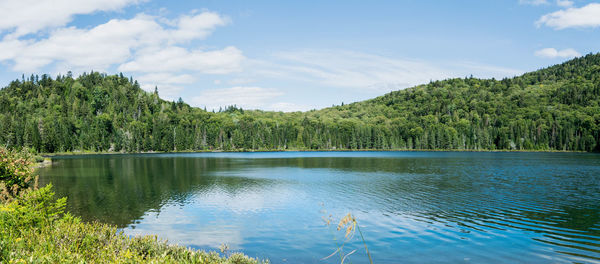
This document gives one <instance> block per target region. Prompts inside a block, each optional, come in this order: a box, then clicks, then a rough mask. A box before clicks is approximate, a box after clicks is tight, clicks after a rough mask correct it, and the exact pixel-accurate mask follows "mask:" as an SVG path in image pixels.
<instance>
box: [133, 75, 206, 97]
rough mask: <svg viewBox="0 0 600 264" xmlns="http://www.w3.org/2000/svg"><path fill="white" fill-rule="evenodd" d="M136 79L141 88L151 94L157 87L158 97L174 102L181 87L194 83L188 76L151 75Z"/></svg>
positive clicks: (190, 76)
mask: <svg viewBox="0 0 600 264" xmlns="http://www.w3.org/2000/svg"><path fill="white" fill-rule="evenodd" d="M136 79H137V80H138V81H139V82H140V85H141V88H142V89H144V90H146V91H148V92H152V91H154V88H155V87H158V92H159V94H160V97H161V98H163V99H166V100H174V99H175V97H176V96H177V94H178V93H179V92H180V91H181V90H183V87H182V86H181V85H184V84H191V83H194V82H195V81H196V78H194V77H193V76H192V75H190V74H172V73H151V74H145V75H142V76H139V77H136Z"/></svg>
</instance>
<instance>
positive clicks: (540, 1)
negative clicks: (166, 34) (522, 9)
mask: <svg viewBox="0 0 600 264" xmlns="http://www.w3.org/2000/svg"><path fill="white" fill-rule="evenodd" d="M519 4H521V5H535V6H537V5H545V4H548V0H519Z"/></svg>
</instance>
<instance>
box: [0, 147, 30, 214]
mask: <svg viewBox="0 0 600 264" xmlns="http://www.w3.org/2000/svg"><path fill="white" fill-rule="evenodd" d="M31 160H32V157H31V155H29V154H28V153H26V152H17V151H14V150H9V149H6V148H3V147H0V202H5V201H10V200H12V199H13V198H14V197H17V196H19V195H20V194H22V193H23V191H25V190H28V189H31V187H36V186H37V177H35V176H34V175H33V168H32V166H31V165H32V161H31Z"/></svg>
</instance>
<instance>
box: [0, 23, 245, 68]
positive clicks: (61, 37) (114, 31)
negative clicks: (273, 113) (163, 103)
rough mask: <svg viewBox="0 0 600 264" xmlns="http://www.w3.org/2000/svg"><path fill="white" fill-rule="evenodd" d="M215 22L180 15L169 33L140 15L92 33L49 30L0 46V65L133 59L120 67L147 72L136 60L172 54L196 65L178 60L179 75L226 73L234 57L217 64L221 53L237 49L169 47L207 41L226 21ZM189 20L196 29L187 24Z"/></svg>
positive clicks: (102, 64)
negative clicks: (186, 72)
mask: <svg viewBox="0 0 600 264" xmlns="http://www.w3.org/2000/svg"><path fill="white" fill-rule="evenodd" d="M219 18H220V16H219V15H218V14H216V13H212V12H204V13H201V14H198V15H195V16H182V17H180V18H179V19H177V25H178V26H176V27H175V28H173V29H171V28H166V27H165V26H163V25H161V24H160V23H159V22H158V21H157V20H158V18H157V17H153V16H148V15H145V14H139V15H137V16H135V17H134V18H132V19H127V20H121V19H112V20H110V21H108V22H107V23H105V24H101V25H98V26H96V27H93V28H91V29H80V28H76V27H68V28H58V29H56V30H53V31H51V32H50V34H49V36H48V37H47V38H44V39H40V40H20V39H13V38H10V37H9V38H4V39H3V40H2V41H1V42H0V60H4V61H6V60H8V61H11V62H13V69H14V70H15V71H36V70H38V69H40V68H42V67H44V66H47V65H49V64H52V63H54V62H61V65H65V66H67V67H70V68H71V69H72V68H86V70H91V69H94V70H104V69H106V68H108V67H109V66H111V65H114V64H120V63H124V62H126V61H127V60H129V59H131V58H132V57H133V58H134V60H133V61H131V62H129V63H126V64H125V66H123V67H124V68H125V70H130V71H142V72H149V71H148V70H146V69H145V68H144V67H142V66H140V65H139V62H137V61H136V59H139V57H140V56H141V57H142V58H141V59H146V60H148V57H151V58H152V56H150V55H148V53H149V52H153V53H154V54H153V55H154V58H155V59H156V56H161V55H162V56H169V55H174V56H190V57H189V59H196V60H198V61H196V62H195V63H190V60H187V61H182V60H181V58H177V57H176V58H175V60H174V61H173V62H171V63H170V64H169V65H168V66H170V67H173V66H174V64H175V63H177V62H181V63H184V64H182V65H177V67H176V69H177V70H181V69H183V68H186V67H192V69H191V70H196V69H197V68H198V67H201V68H202V69H203V71H210V72H223V71H229V69H230V68H231V67H235V66H236V65H235V62H233V64H234V65H233V66H230V65H224V64H225V63H232V61H231V60H235V59H236V58H238V57H235V58H230V60H225V61H224V62H223V63H221V62H218V61H216V60H220V59H224V57H223V56H221V55H223V54H225V55H227V54H233V55H234V56H236V55H239V54H240V53H241V52H240V51H239V50H237V49H235V48H232V47H229V48H226V49H224V50H217V51H206V52H201V51H188V50H186V49H184V48H180V47H177V46H173V44H177V43H180V42H185V41H188V40H191V39H202V38H205V37H206V36H207V35H208V34H209V33H210V32H212V31H213V30H214V28H215V27H216V26H219V25H224V24H225V23H226V19H225V18H221V19H219ZM190 21H193V22H194V23H195V25H193V26H191V25H189V23H191V22H190ZM138 53H139V54H138ZM162 59H164V57H163V58H162ZM178 59H179V60H178ZM225 59H227V58H225ZM149 63H153V64H149V65H146V66H147V67H150V68H154V69H156V68H157V67H160V65H164V63H163V61H160V62H156V61H152V60H150V61H149ZM156 64H159V65H156ZM136 65H137V66H136ZM71 69H67V70H71Z"/></svg>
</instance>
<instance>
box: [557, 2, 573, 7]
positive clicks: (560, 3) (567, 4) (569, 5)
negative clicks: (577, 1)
mask: <svg viewBox="0 0 600 264" xmlns="http://www.w3.org/2000/svg"><path fill="white" fill-rule="evenodd" d="M556 5H558V6H560V7H571V6H573V1H569V0H556Z"/></svg>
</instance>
